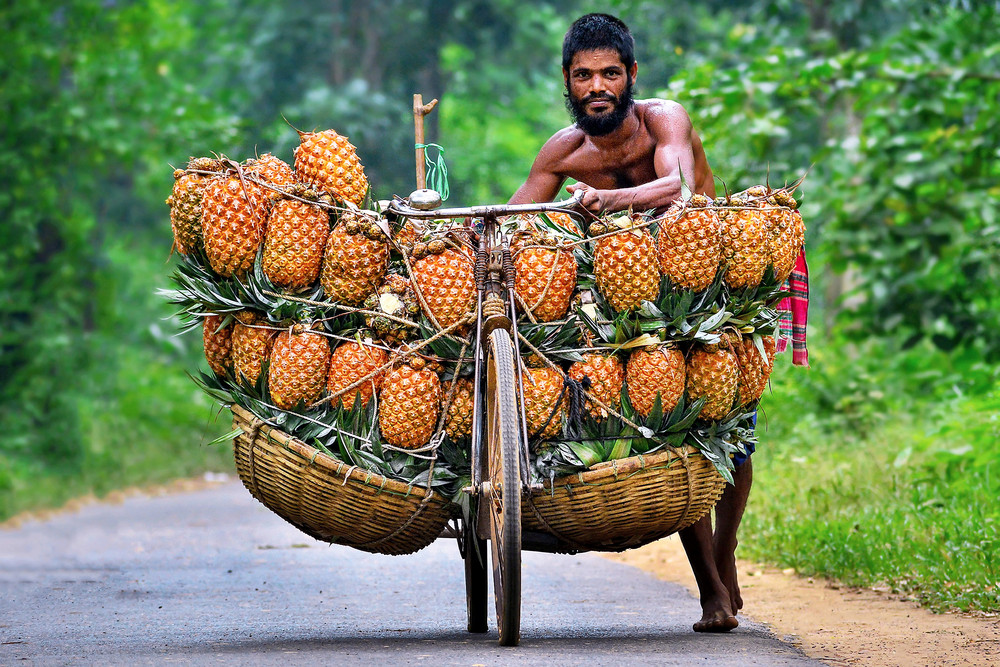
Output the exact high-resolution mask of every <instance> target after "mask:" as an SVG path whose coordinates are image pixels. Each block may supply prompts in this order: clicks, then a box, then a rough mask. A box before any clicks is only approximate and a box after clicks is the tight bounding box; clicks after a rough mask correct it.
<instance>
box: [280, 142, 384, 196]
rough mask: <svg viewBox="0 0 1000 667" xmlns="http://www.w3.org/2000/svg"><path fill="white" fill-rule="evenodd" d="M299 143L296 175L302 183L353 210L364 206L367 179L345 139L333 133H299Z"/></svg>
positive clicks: (296, 152) (296, 155) (355, 154)
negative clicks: (349, 204)
mask: <svg viewBox="0 0 1000 667" xmlns="http://www.w3.org/2000/svg"><path fill="white" fill-rule="evenodd" d="M299 142H300V143H299V146H298V147H297V148H296V149H295V173H296V174H298V176H299V178H300V179H301V180H302V181H304V182H306V183H308V184H310V185H313V186H315V187H316V188H318V189H320V190H323V191H325V192H329V193H331V194H332V195H333V196H334V197H336V198H337V199H339V200H341V201H345V202H350V203H352V204H354V205H355V206H361V204H362V203H364V200H365V195H366V194H367V192H368V179H367V178H366V177H365V169H364V167H363V166H362V165H361V161H360V160H359V159H358V155H357V153H356V152H355V150H354V146H352V145H351V143H350V142H349V141H348V140H347V137H344V136H341V135H339V134H337V133H336V132H335V131H334V130H324V131H323V132H299Z"/></svg>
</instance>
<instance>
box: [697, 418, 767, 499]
mask: <svg viewBox="0 0 1000 667" xmlns="http://www.w3.org/2000/svg"><path fill="white" fill-rule="evenodd" d="M754 414H755V412H754V411H752V410H751V411H749V412H748V411H747V410H746V409H745V408H743V407H739V408H736V409H734V410H732V411H731V412H730V413H729V414H728V415H726V416H725V417H723V418H722V419H721V420H719V421H714V422H707V421H697V422H695V423H694V424H693V425H692V427H691V429H690V430H688V432H687V436H686V437H685V442H687V444H690V445H692V446H694V447H696V448H697V449H698V450H700V451H701V453H702V454H703V455H704V456H705V458H707V459H708V460H709V461H711V463H712V464H713V465H714V466H715V469H716V470H718V471H719V474H720V475H722V477H723V478H724V479H725V480H726V481H727V482H729V483H730V484H732V483H733V475H732V471H733V470H734V465H733V461H732V455H733V454H736V453H740V454H746V453H747V444H750V443H753V444H756V442H757V436H756V434H755V431H754V426H753V418H754Z"/></svg>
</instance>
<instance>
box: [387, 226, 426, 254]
mask: <svg viewBox="0 0 1000 667" xmlns="http://www.w3.org/2000/svg"><path fill="white" fill-rule="evenodd" d="M395 234H396V235H395V236H394V237H393V239H392V240H393V242H394V243H395V244H396V245H397V246H398V247H399V248H401V249H405V250H406V252H407V253H410V254H412V248H413V244H414V243H416V242H417V241H419V240H420V239H421V238H423V236H424V227H423V225H422V224H421V223H420V222H419V221H418V220H413V219H410V218H407V219H406V221H405V222H404V223H403V224H402V226H401V227H400V228H399V229H398V230H397V231H396V232H395Z"/></svg>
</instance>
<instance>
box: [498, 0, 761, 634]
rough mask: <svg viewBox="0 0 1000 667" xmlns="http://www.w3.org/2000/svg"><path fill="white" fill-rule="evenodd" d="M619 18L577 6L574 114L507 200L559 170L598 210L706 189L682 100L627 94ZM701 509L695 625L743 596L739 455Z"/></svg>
mask: <svg viewBox="0 0 1000 667" xmlns="http://www.w3.org/2000/svg"><path fill="white" fill-rule="evenodd" d="M634 50H635V46H634V42H633V39H632V35H631V33H630V32H629V29H628V27H627V26H626V25H625V24H624V23H622V22H621V21H620V20H618V19H617V18H615V17H613V16H609V15H607V14H587V15H586V16H583V17H581V18H580V19H578V20H577V21H576V22H574V23H573V25H572V26H571V27H570V29H569V31H568V32H567V33H566V37H565V39H564V41H563V62H562V66H563V80H564V81H565V84H566V103H567V106H568V107H569V110H570V112H571V113H572V115H573V119H574V120H575V123H574V124H573V125H571V126H569V127H567V128H565V129H562V130H560V131H559V132H556V133H555V134H554V135H553V136H552V138H551V139H549V140H548V141H547V142H546V143H545V145H544V146H543V147H542V149H541V151H539V153H538V157H536V158H535V162H534V164H533V165H532V167H531V172H530V173H529V175H528V178H527V180H526V181H525V182H524V184H523V185H522V186H521V187H520V188H519V189H518V191H517V192H516V193H515V194H514V196H513V197H512V198H511V200H510V203H511V204H525V203H531V202H547V201H553V200H554V199H555V198H556V196H557V195H558V194H559V190H560V188H561V187H562V185H563V183H565V182H566V180H567V179H575V180H576V181H578V182H577V183H575V184H573V185H570V186H568V187H567V188H566V189H567V190H568V191H569V192H576V191H578V190H583V191H584V194H583V199H582V201H581V206H583V207H584V208H585V209H586V210H588V211H590V212H592V213H595V214H598V213H602V212H610V211H620V210H624V209H628V208H629V207H630V206H631V207H632V209H633V210H635V211H646V210H650V209H654V210H656V211H657V212H662V211H664V210H666V209H667V207H668V206H669V205H670V203H671V202H672V201H673V200H675V199H678V198H680V196H681V178H682V176H683V179H684V181H685V182H686V183H687V184H688V186H689V187H690V188H691V189H692V191H694V192H697V193H704V194H706V195H708V196H709V197H715V183H714V181H713V176H712V170H711V168H710V167H709V166H708V160H707V159H706V158H705V150H704V148H703V147H702V144H701V140H700V139H699V138H698V135H697V133H696V132H695V131H694V130H693V129H692V127H691V119H690V118H689V117H688V114H687V112H686V111H685V110H684V108H683V107H682V106H681V105H680V104H677V103H676V102H670V101H667V100H659V99H651V100H633V98H632V88H633V85H634V83H635V78H636V73H637V71H638V65H637V63H636V60H635V55H634ZM733 478H734V481H735V484H734V485H732V486H727V488H726V491H725V493H724V494H723V496H722V499H721V500H720V501H719V504H718V506H717V508H716V529H715V532H714V534H713V532H712V522H711V518H710V517H705V518H704V519H702V520H701V521H699V522H698V523H697V524H695V525H694V526H692V527H691V528H688V529H686V530H684V531H681V534H680V536H681V542H682V543H683V544H684V550H685V551H686V552H687V555H688V559H689V560H690V561H691V568H692V569H693V570H694V574H695V579H696V580H697V582H698V590H699V595H700V597H701V606H702V618H701V620H700V621H698V622H697V623H695V624H694V629H695V630H696V631H698V632H726V631H728V630H731V629H733V628H735V627H736V626H737V625H738V624H739V623H738V621H737V620H736V612H737V611H739V609H740V608H741V607H742V606H743V601H742V599H741V598H740V593H739V586H738V585H737V581H736V557H735V552H736V532H737V529H738V528H739V524H740V520H741V518H742V516H743V511H744V509H745V507H746V502H747V497H748V496H749V494H750V485H751V482H752V479H753V468H752V465H751V463H750V460H749V459H747V460H746V461H745V462H744V463H743V464H742V465H740V466H739V467H738V468H737V469H736V471H735V473H734V475H733Z"/></svg>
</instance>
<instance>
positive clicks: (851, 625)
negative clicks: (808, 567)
mask: <svg viewBox="0 0 1000 667" xmlns="http://www.w3.org/2000/svg"><path fill="white" fill-rule="evenodd" d="M607 557H608V558H611V559H612V560H616V561H619V562H622V563H628V564H629V565H634V566H636V567H639V568H642V569H643V570H646V571H648V572H651V573H653V574H655V575H656V576H657V577H659V578H661V579H665V580H667V581H672V582H675V583H679V584H682V585H684V586H686V587H687V588H688V589H689V590H690V591H691V592H692V593H693V594H694V595H696V596H697V587H696V585H695V581H694V577H693V576H692V575H691V568H690V567H689V565H688V562H687V558H686V557H685V555H684V549H683V547H682V546H681V543H680V539H678V538H677V537H676V536H672V537H669V538H667V539H664V540H660V541H659V542H654V543H653V544H650V545H647V546H645V547H642V548H641V549H635V550H633V551H627V552H624V553H621V554H609V555H608V556H607ZM738 571H739V577H740V585H741V589H742V594H743V602H744V609H743V614H745V615H746V616H749V617H751V618H753V619H754V620H755V621H759V622H762V623H766V624H768V625H769V626H771V628H772V629H773V630H774V633H775V634H776V635H777V636H778V637H781V638H783V639H785V640H786V641H790V642H792V643H794V644H795V645H797V646H799V647H800V648H801V649H802V650H803V651H804V652H805V653H806V655H808V656H810V657H812V658H816V659H818V660H821V661H823V662H825V663H827V664H830V665H872V666H876V665H877V666H878V667H882V666H886V665H900V666H903V665H905V666H910V665H914V666H916V665H920V666H924V665H996V664H1000V616H997V615H994V616H988V617H970V616H964V615H959V614H934V613H932V612H930V611H928V610H926V609H921V608H920V607H918V606H917V605H916V604H915V603H914V602H911V601H907V600H905V599H902V598H901V597H900V596H893V595H891V594H889V593H888V592H883V591H878V590H859V589H847V588H841V587H840V586H838V585H837V584H836V583H835V582H831V581H827V580H823V579H812V578H803V577H799V576H797V575H796V574H795V572H794V571H793V570H778V569H775V568H768V567H762V566H759V565H756V564H754V563H748V562H745V561H739V563H738ZM694 620H696V619H692V621H694Z"/></svg>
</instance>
